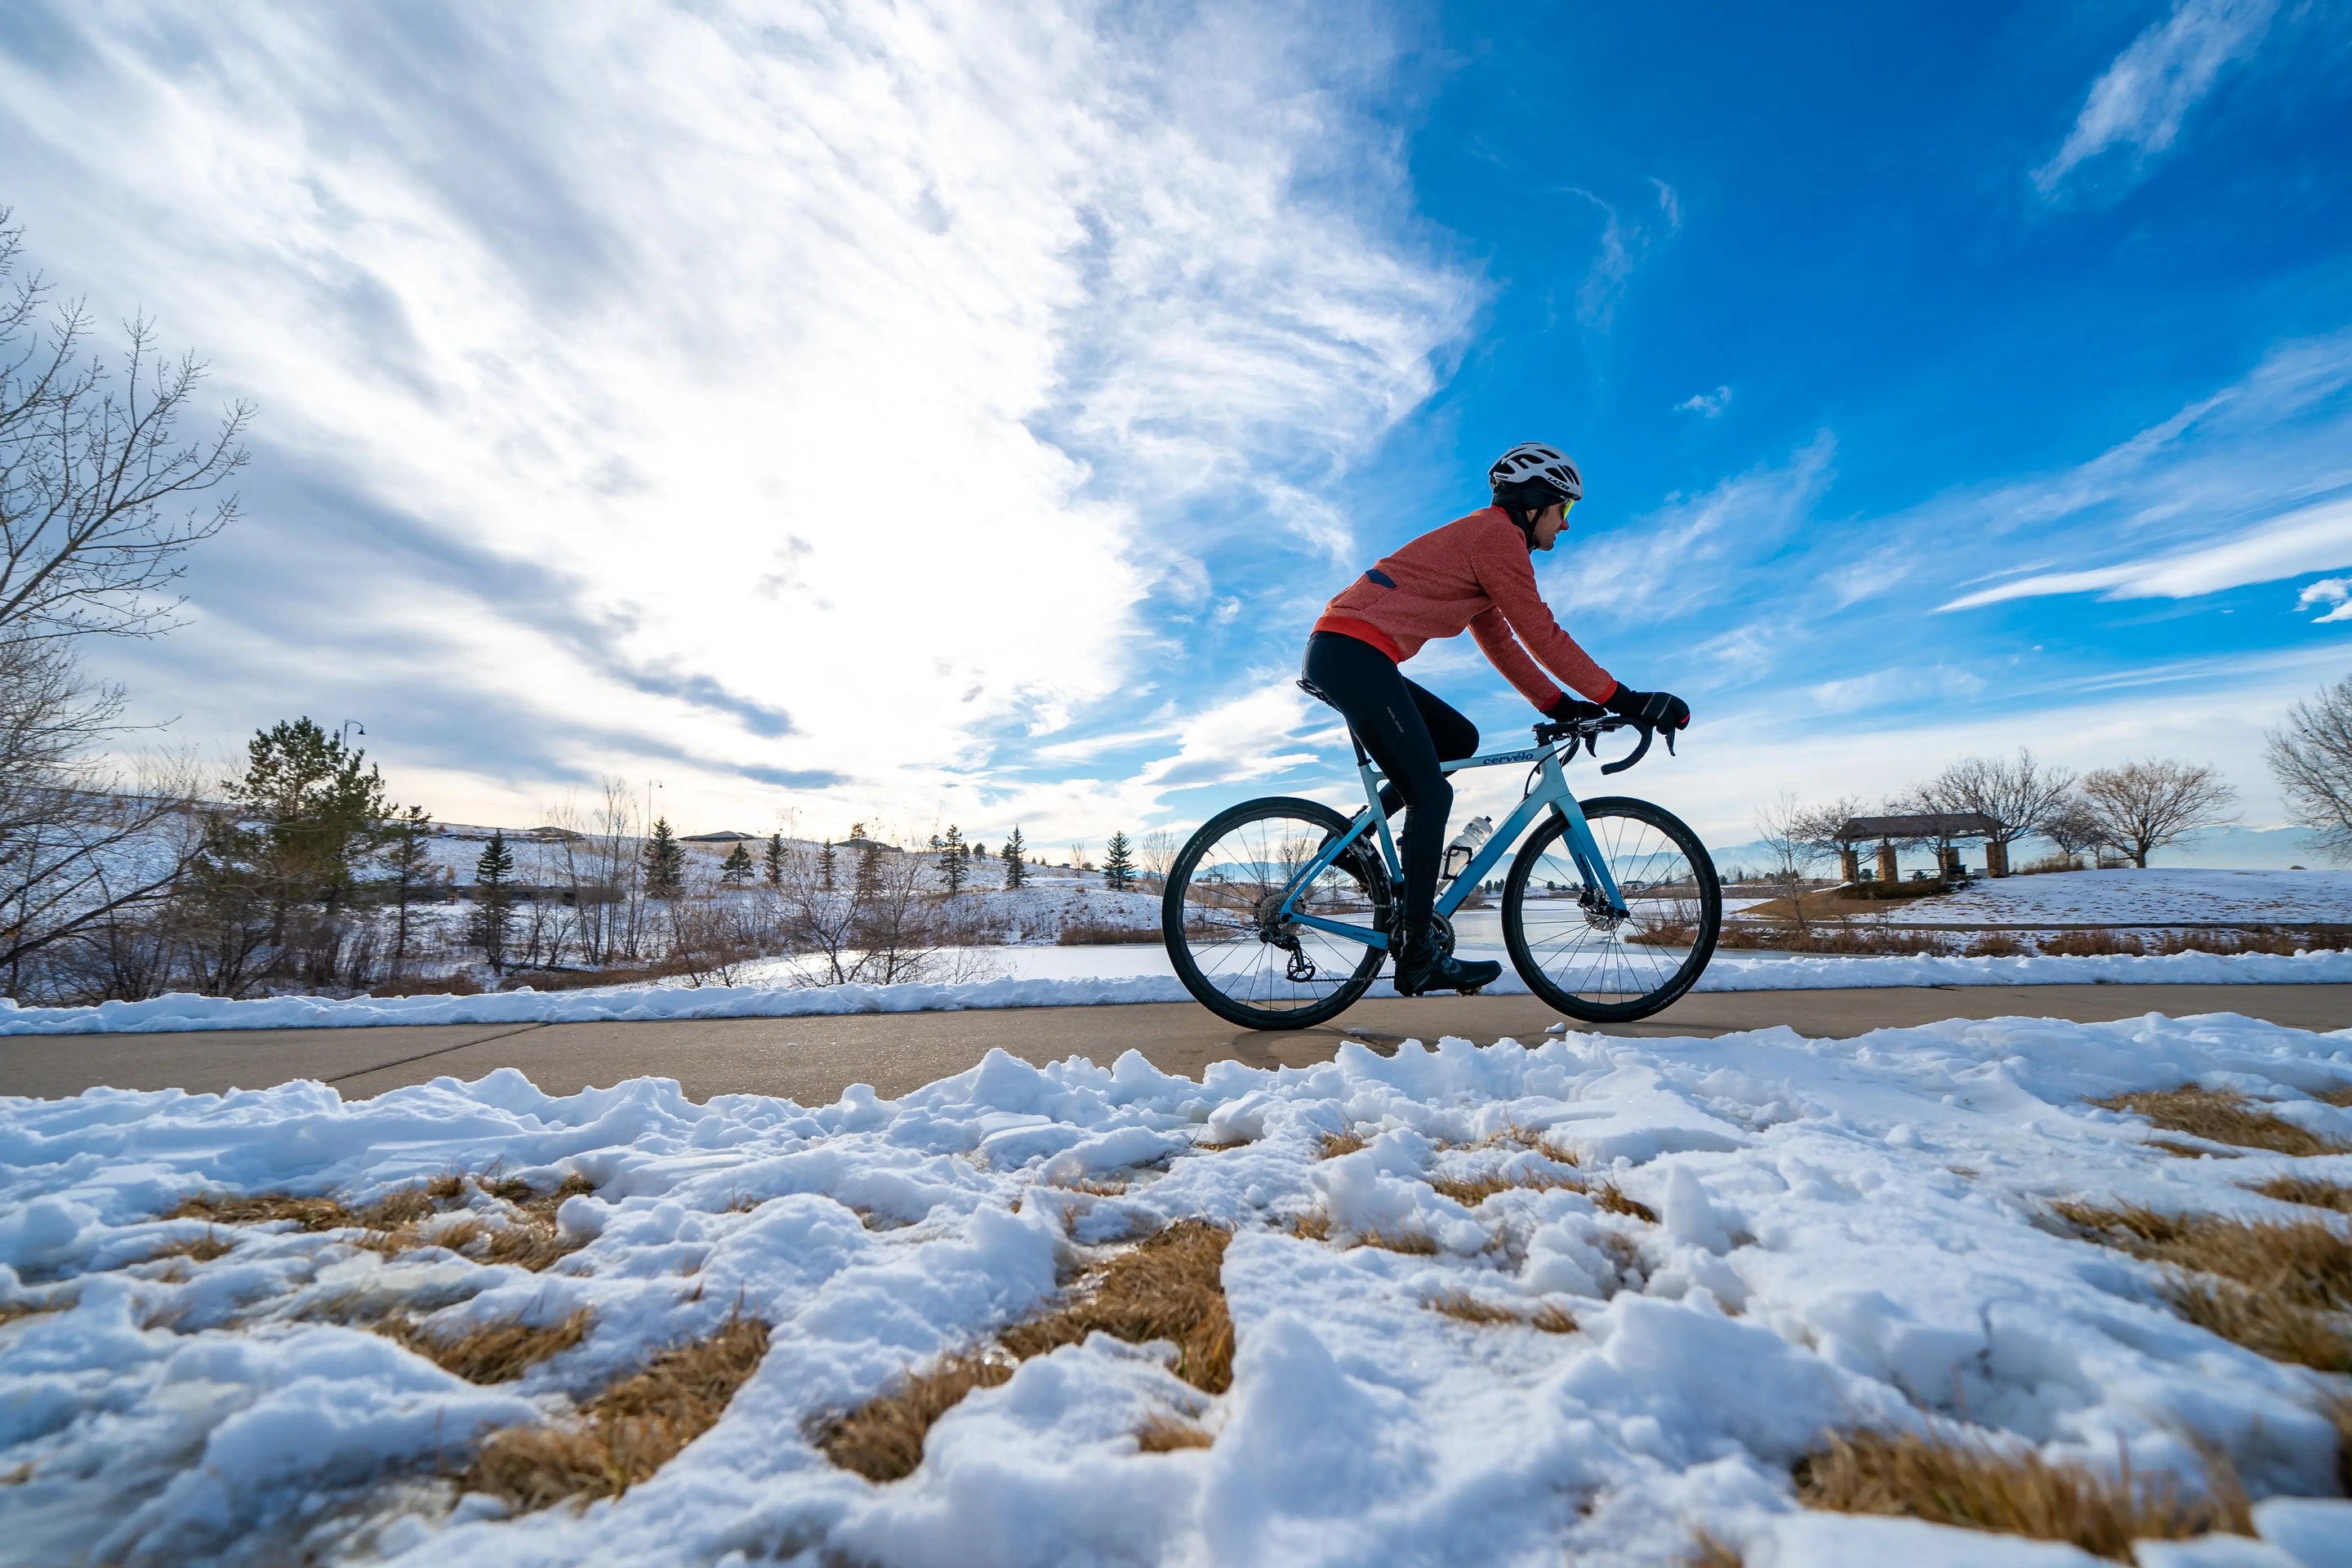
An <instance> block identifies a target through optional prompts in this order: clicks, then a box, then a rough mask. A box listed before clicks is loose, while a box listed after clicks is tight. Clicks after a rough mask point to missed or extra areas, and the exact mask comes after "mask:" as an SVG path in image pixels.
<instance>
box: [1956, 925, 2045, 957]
mask: <svg viewBox="0 0 2352 1568" xmlns="http://www.w3.org/2000/svg"><path fill="white" fill-rule="evenodd" d="M2028 952H2032V949H2031V948H2029V947H2027V946H2026V945H2025V944H2024V943H2023V942H2020V941H2018V940H2017V938H2015V937H2013V936H2011V935H2010V934H2009V932H2007V931H1983V932H1980V933H1979V935H1978V936H1977V938H1976V939H1975V940H1974V941H1973V942H1969V945H1968V946H1966V947H1964V948H1962V949H1960V956H1961V957H1963V958H2019V957H2022V956H2023V955H2024V954H2026V953H2028Z"/></svg>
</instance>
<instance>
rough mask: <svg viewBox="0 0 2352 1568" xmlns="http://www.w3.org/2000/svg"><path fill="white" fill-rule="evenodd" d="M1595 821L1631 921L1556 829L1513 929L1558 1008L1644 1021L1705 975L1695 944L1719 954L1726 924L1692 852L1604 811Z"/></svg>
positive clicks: (1517, 903) (1650, 826)
mask: <svg viewBox="0 0 2352 1568" xmlns="http://www.w3.org/2000/svg"><path fill="white" fill-rule="evenodd" d="M1638 810H1639V811H1640V812H1648V811H1652V810H1654V808H1652V807H1640V808H1638ZM1666 820H1668V821H1671V820H1672V818H1667V819H1666ZM1587 821H1588V826H1590V828H1591V835H1592V846H1593V848H1594V850H1595V851H1596V852H1597V854H1598V857H1599V860H1600V863H1601V865H1602V866H1605V867H1606V868H1607V869H1608V872H1609V876H1610V879H1611V880H1612V881H1613V882H1614V883H1615V884H1616V887H1617V891H1618V894H1619V897H1620V899H1621V900H1622V906H1623V908H1624V910H1625V911H1626V912H1625V913H1624V914H1622V915H1618V914H1615V913H1614V912H1613V911H1612V910H1611V908H1610V905H1609V901H1608V899H1607V897H1606V895H1605V893H1604V892H1603V891H1602V889H1601V888H1600V886H1599V885H1598V879H1591V878H1588V876H1587V874H1586V872H1585V871H1584V870H1583V869H1581V868H1580V866H1579V863H1578V861H1577V858H1576V857H1575V856H1574V854H1573V853H1572V852H1571V851H1570V847H1569V843H1568V839H1567V837H1566V835H1565V833H1564V832H1562V831H1561V830H1559V829H1558V828H1556V827H1552V826H1547V827H1546V828H1545V829H1543V830H1541V831H1543V832H1546V833H1549V834H1550V835H1551V837H1549V839H1545V840H1539V842H1541V843H1542V845H1543V847H1542V849H1541V851H1540V852H1539V853H1538V856H1537V857H1536V858H1534V860H1533V861H1532V862H1531V863H1530V864H1529V868H1528V874H1527V876H1526V877H1525V878H1524V879H1516V873H1515V880H1514V883H1513V889H1514V891H1513V892H1512V893H1510V894H1508V895H1507V897H1506V900H1505V902H1506V906H1507V909H1506V917H1507V921H1516V922H1517V924H1516V931H1517V940H1518V942H1519V948H1518V951H1517V954H1515V961H1518V960H1519V959H1522V958H1523V959H1524V961H1525V966H1526V967H1528V968H1531V969H1532V970H1534V971H1536V972H1537V973H1540V974H1541V976H1542V977H1543V979H1544V980H1545V982H1546V983H1547V987H1549V988H1551V989H1556V991H1557V992H1558V993H1559V995H1558V996H1556V997H1555V1001H1556V1002H1562V1004H1563V1005H1565V1003H1566V1002H1573V1003H1575V1004H1577V1005H1579V1007H1580V1008H1582V1007H1585V1006H1591V1007H1594V1008H1598V1009H1601V1011H1600V1012H1599V1013H1596V1014H1595V1015H1593V1016H1599V1017H1609V1016H1640V1013H1642V1012H1646V1011H1649V1010H1652V1006H1651V999H1652V998H1657V997H1663V998H1664V999H1665V1000H1671V999H1672V997H1673V996H1674V995H1675V994H1680V992H1681V990H1682V989H1684V988H1685V987H1686V986H1687V985H1688V984H1690V981H1691V980H1692V979H1694V978H1696V973H1697V970H1698V968H1699V967H1701V966H1703V965H1704V963H1705V962H1706V956H1707V955H1708V954H1707V953H1704V952H1700V951H1699V950H1698V947H1697V946H1696V945H1695V944H1697V943H1699V942H1702V940H1703V941H1704V945H1705V946H1706V948H1707V949H1708V950H1709V952H1711V950H1712V947H1713V940H1712V937H1713V930H1714V922H1715V920H1716V919H1717V915H1716V914H1713V913H1710V912H1708V910H1707V906H1706V899H1707V898H1709V897H1712V896H1714V895H1712V893H1711V888H1710V887H1709V885H1708V884H1707V883H1706V881H1705V880H1704V879H1702V878H1701V876H1700V873H1699V868H1698V867H1697V866H1696V865H1695V864H1694V862H1693V859H1692V857H1691V854H1690V851H1689V850H1688V849H1687V848H1686V847H1685V846H1684V845H1683V844H1682V843H1681V842H1680V841H1678V840H1677V839H1676V837H1674V836H1673V835H1672V834H1669V833H1668V832H1667V831H1666V830H1665V829H1664V828H1663V827H1661V826H1658V825H1657V824H1656V823H1654V822H1653V821H1651V820H1649V819H1648V818H1647V816H1643V815H1638V814H1637V813H1636V811H1634V810H1629V809H1626V808H1623V807H1615V806H1608V805H1604V806H1603V807H1602V808H1601V813H1600V815H1598V816H1588V819H1587ZM1684 831H1685V832H1687V829H1685V830H1684ZM1702 853H1703V852H1702ZM1710 870H1711V868H1710ZM1702 928H1704V931H1705V936H1704V938H1702V935H1701V931H1702ZM1685 971H1687V973H1685ZM1547 987H1538V989H1539V990H1543V989H1546V988H1547ZM1656 1005H1664V1002H1663V1001H1660V1002H1658V1003H1657V1004H1656Z"/></svg>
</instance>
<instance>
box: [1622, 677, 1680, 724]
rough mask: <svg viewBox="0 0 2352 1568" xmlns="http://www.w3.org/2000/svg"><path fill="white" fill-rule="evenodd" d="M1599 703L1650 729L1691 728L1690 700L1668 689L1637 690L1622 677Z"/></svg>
mask: <svg viewBox="0 0 2352 1568" xmlns="http://www.w3.org/2000/svg"><path fill="white" fill-rule="evenodd" d="M1601 706H1602V707H1603V708H1606V709H1608V710H1609V711H1611V712H1612V713H1614V714H1616V715H1617V716H1618V717H1619V718H1621V719H1631V720H1633V722H1635V723H1636V724H1647V725H1648V726H1649V727H1650V728H1651V729H1653V730H1686V729H1688V728H1690V704H1689V703H1687V702H1685V701H1684V700H1682V699H1681V698H1679V697H1677V696H1675V694H1674V693H1673V692H1671V691H1636V690H1634V689H1633V688H1632V687H1630V686H1628V685H1626V684H1625V683H1624V682H1623V681H1622V680H1621V681H1619V682H1618V683H1617V689H1616V690H1614V691H1612V692H1611V693H1610V694H1609V700H1607V701H1606V702H1603V703H1602V704H1601Z"/></svg>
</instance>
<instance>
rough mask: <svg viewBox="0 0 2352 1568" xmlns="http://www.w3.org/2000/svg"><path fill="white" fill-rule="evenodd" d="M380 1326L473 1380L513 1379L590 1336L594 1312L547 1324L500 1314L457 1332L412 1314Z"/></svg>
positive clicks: (378, 1329)
mask: <svg viewBox="0 0 2352 1568" xmlns="http://www.w3.org/2000/svg"><path fill="white" fill-rule="evenodd" d="M375 1331H376V1332H377V1333H380V1334H382V1335H383V1336H384V1338H386V1339H388V1340H393V1341H395V1342H398V1343H400V1344H403V1345H405V1346H407V1347H408V1348H409V1349H410V1350H413V1351H415V1352H416V1353H417V1354H418V1355H421V1356H423V1357H424V1358H425V1360H427V1361H429V1362H432V1363H434V1364H435V1365H436V1366H439V1367H440V1368H442V1369H443V1370H444V1371H446V1372H453V1373H457V1375H458V1376H459V1377H462V1378H464V1379H465V1380H466V1381H467V1382H468V1383H511V1382H513V1381H514V1380H515V1379H516V1378H519V1377H520V1376H521V1375H522V1374H523V1373H526V1372H529V1371H530V1369H531V1368H532V1367H534V1366H537V1365H538V1364H539V1363H541V1362H543V1361H545V1360H547V1359H548V1358H549V1357H551V1356H557V1355H561V1354H562V1353H563V1352H565V1351H568V1350H570V1349H571V1348H572V1346H574V1345H576V1344H578V1343H579V1342H581V1341H583V1340H584V1339H586V1338H587V1337H588V1313H587V1311H586V1310H585V1309H583V1310H578V1311H575V1312H572V1314H571V1315H570V1316H568V1317H566V1318H564V1319H562V1321H559V1322H555V1323H549V1324H544V1325H539V1324H532V1323H527V1322H525V1321H523V1320H522V1318H521V1317H520V1315H517V1316H514V1317H508V1318H496V1319H493V1320H491V1321H489V1322H487V1323H477V1324H474V1325H473V1326H471V1327H469V1328H465V1329H461V1330H459V1331H457V1332H455V1333H445V1332H442V1331H436V1330H432V1329H427V1328H425V1327H424V1326H423V1325H422V1324H419V1323H416V1322H413V1321H410V1320H408V1319H406V1318H386V1319H384V1320H383V1321H382V1322H379V1323H377V1324H376V1325H375Z"/></svg>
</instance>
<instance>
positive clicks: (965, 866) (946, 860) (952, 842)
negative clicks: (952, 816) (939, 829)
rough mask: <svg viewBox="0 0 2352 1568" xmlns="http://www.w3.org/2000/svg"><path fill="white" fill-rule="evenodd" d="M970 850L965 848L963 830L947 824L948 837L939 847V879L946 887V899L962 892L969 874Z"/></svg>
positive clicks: (952, 824)
mask: <svg viewBox="0 0 2352 1568" xmlns="http://www.w3.org/2000/svg"><path fill="white" fill-rule="evenodd" d="M970 853H971V852H970V850H969V849H967V848H966V847H965V845H964V841H963V830H962V829H961V828H959V827H958V826H956V825H955V824H954V823H952V822H950V823H949V824H948V836H947V837H946V838H945V839H943V840H941V841H940V879H941V880H943V881H945V882H946V883H947V885H948V897H950V898H953V897H955V895H956V894H958V893H961V892H962V891H963V884H964V879H965V878H966V877H967V876H969V875H970V874H971V859H970Z"/></svg>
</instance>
